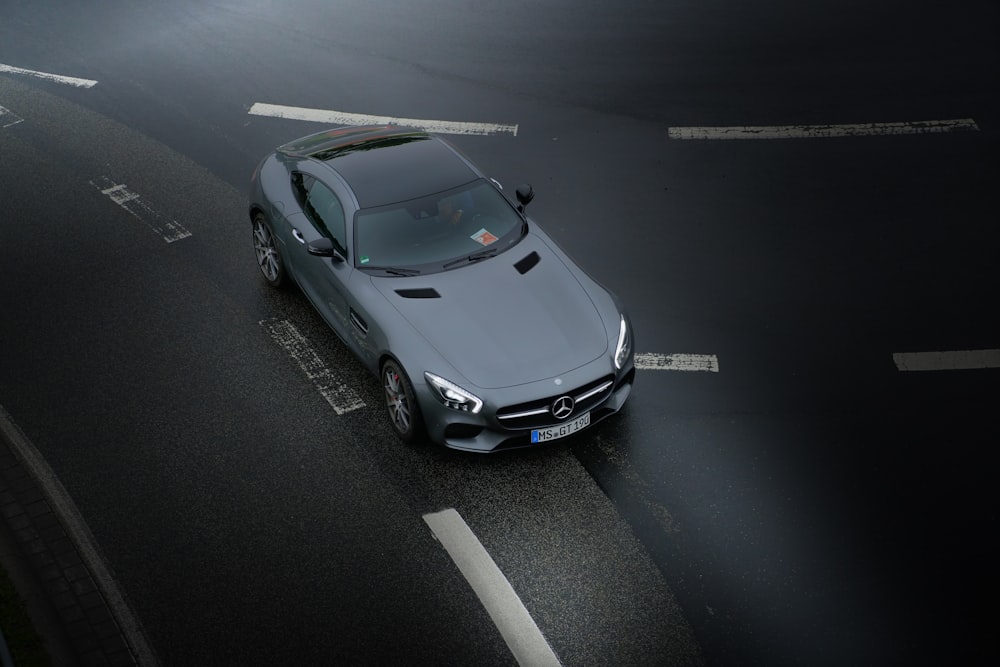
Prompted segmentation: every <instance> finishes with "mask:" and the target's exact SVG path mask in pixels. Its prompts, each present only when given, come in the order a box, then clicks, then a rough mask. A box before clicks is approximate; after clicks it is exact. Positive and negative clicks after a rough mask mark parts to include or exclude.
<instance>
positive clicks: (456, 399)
mask: <svg viewBox="0 0 1000 667" xmlns="http://www.w3.org/2000/svg"><path fill="white" fill-rule="evenodd" d="M424 379H425V380H427V383H428V384H430V386H432V387H434V389H435V390H436V391H437V393H438V397H439V398H440V399H441V401H442V402H443V403H444V404H445V405H446V406H447V407H449V408H451V409H453V410H458V411H460V412H471V413H473V414H477V413H478V412H479V411H480V410H482V409H483V402H482V401H481V400H480V399H479V397H478V396H476V395H475V394H472V393H470V392H468V391H466V390H464V389H462V388H461V387H459V386H458V385H457V384H455V383H454V382H449V381H448V380H445V379H444V378H443V377H439V376H437V375H434V374H433V373H428V372H426V371H424Z"/></svg>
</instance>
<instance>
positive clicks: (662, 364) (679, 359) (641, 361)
mask: <svg viewBox="0 0 1000 667" xmlns="http://www.w3.org/2000/svg"><path fill="white" fill-rule="evenodd" d="M635 367H636V369H637V370H645V371H705V372H708V373H718V372H719V359H718V357H716V356H715V355H714V354H654V353H645V354H636V355H635Z"/></svg>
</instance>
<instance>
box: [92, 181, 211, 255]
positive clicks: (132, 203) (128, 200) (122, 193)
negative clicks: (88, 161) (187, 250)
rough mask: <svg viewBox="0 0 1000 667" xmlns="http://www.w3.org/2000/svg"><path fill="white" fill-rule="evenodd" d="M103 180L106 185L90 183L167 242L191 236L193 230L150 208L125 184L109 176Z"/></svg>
mask: <svg viewBox="0 0 1000 667" xmlns="http://www.w3.org/2000/svg"><path fill="white" fill-rule="evenodd" d="M103 180H104V185H98V184H97V183H95V182H94V181H90V184H91V185H93V186H94V187H95V188H97V189H98V190H100V191H101V194H103V195H106V196H107V197H108V198H109V199H110V200H111V201H113V202H114V203H116V204H118V205H119V206H121V207H122V208H123V209H125V210H126V211H128V212H129V213H131V214H132V215H134V216H135V217H137V218H138V219H139V220H142V221H143V222H144V223H146V224H147V225H148V226H149V227H150V228H151V229H152V230H153V231H154V232H156V233H157V234H159V235H160V236H162V237H163V240H164V241H166V242H167V243H173V242H174V241H180V240H181V239H184V238H187V237H189V236H191V232H189V231H188V230H187V229H185V228H184V225H182V224H181V223H179V222H177V221H176V220H172V219H170V218H168V217H166V216H164V215H162V214H161V213H159V212H158V211H156V210H154V209H152V208H150V207H149V205H147V204H146V202H144V201H143V200H142V199H141V198H140V196H139V195H138V194H136V193H135V192H132V191H131V190H129V189H128V187H126V186H125V185H124V184H119V183H115V182H113V181H112V180H111V179H109V178H107V177H104V179H103Z"/></svg>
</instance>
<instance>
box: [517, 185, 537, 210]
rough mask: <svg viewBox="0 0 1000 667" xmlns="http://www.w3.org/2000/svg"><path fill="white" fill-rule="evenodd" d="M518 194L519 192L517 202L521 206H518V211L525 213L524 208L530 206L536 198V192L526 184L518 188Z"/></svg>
mask: <svg viewBox="0 0 1000 667" xmlns="http://www.w3.org/2000/svg"><path fill="white" fill-rule="evenodd" d="M516 192H517V201H518V203H519V204H520V206H518V209H520V210H521V211H522V212H523V211H524V207H525V206H527V205H528V204H530V203H531V200H532V199H534V198H535V191H534V190H533V189H532V188H531V186H530V185H529V184H527V183H524V184H523V185H519V186H517V190H516Z"/></svg>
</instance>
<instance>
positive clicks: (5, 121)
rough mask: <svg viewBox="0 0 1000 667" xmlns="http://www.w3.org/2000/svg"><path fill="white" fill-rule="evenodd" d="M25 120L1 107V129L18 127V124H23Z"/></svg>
mask: <svg viewBox="0 0 1000 667" xmlns="http://www.w3.org/2000/svg"><path fill="white" fill-rule="evenodd" d="M23 120H24V119H23V118H21V117H20V116H18V115H17V114H16V113H14V112H13V111H11V110H10V109H6V108H4V107H0V127H2V128H8V127H10V126H12V125H17V124H18V123H20V122H22V121H23Z"/></svg>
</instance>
